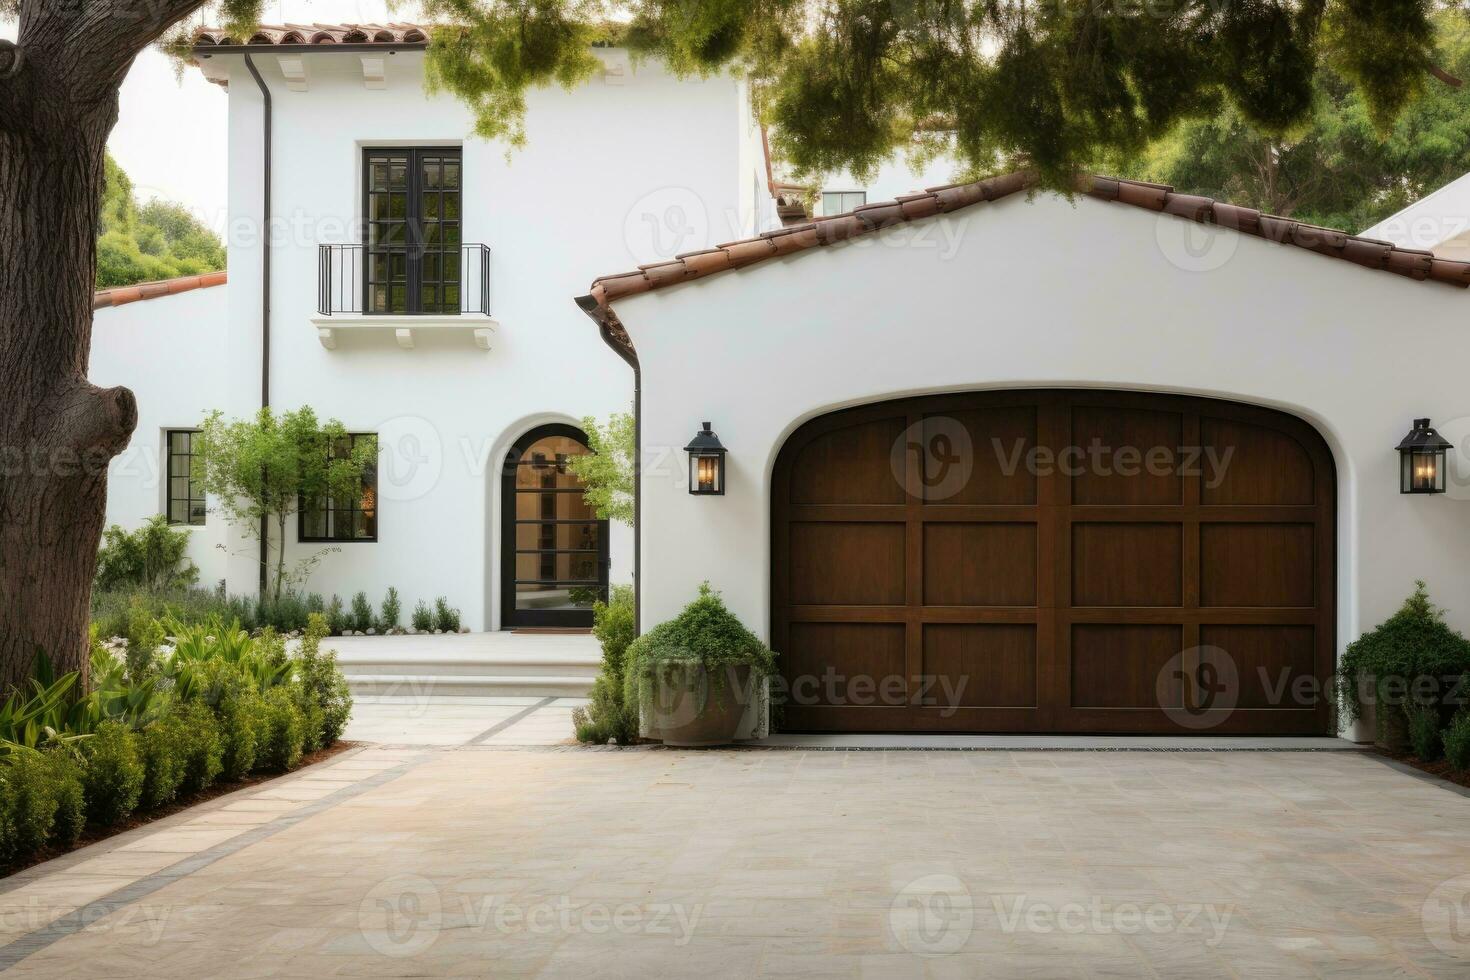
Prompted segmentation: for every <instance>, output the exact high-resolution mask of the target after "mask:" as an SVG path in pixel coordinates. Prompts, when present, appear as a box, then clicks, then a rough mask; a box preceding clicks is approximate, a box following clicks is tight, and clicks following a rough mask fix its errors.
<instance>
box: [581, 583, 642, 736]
mask: <svg viewBox="0 0 1470 980" xmlns="http://www.w3.org/2000/svg"><path fill="white" fill-rule="evenodd" d="M634 620H635V617H634V608H633V589H632V587H631V586H626V585H618V586H614V587H613V588H612V593H611V595H610V596H609V597H608V601H607V602H605V603H604V602H598V603H596V604H595V605H594V606H593V607H592V635H593V636H595V637H597V640H598V642H599V643H601V644H602V670H601V672H600V673H599V675H598V677H597V680H595V681H593V684H592V692H591V696H590V700H589V701H588V704H587V706H586V707H585V708H576V709H575V710H573V712H572V727H573V729H574V730H575V732H576V736H577V741H579V742H590V743H593V744H596V745H605V744H606V743H607V742H609V741H610V740H613V739H616V740H617V742H618V744H619V745H631V744H632V743H633V742H635V741H637V740H638V715H637V713H636V712H630V711H629V710H628V709H627V707H626V702H625V698H624V677H623V665H624V658H625V656H626V654H627V650H628V646H629V645H630V644H631V643H632V642H633V640H634V637H635V636H636V630H635V627H634Z"/></svg>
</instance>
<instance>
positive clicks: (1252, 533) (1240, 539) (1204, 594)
mask: <svg viewBox="0 0 1470 980" xmlns="http://www.w3.org/2000/svg"><path fill="white" fill-rule="evenodd" d="M1313 545H1314V536H1313V531H1312V525H1310V524H1205V525H1203V526H1201V528H1200V549H1199V554H1200V604H1201V605H1203V606H1275V607H1280V606H1310V605H1312V604H1313V599H1314V597H1315V589H1314V587H1313V583H1314V579H1315V577H1316V573H1317V561H1316V556H1315V555H1314V554H1313Z"/></svg>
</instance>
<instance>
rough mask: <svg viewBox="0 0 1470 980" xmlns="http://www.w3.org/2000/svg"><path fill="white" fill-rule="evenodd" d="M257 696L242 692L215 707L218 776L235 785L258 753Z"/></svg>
mask: <svg viewBox="0 0 1470 980" xmlns="http://www.w3.org/2000/svg"><path fill="white" fill-rule="evenodd" d="M261 714H262V711H261V706H260V695H259V694H257V693H255V692H254V691H242V692H240V693H239V694H238V695H236V696H234V697H232V698H229V699H227V700H224V701H221V702H220V703H219V704H218V705H216V706H215V717H216V718H217V719H218V720H219V730H220V749H221V752H220V777H221V778H223V779H227V780H229V781H231V782H235V781H237V780H240V779H244V778H245V777H246V776H247V775H249V774H250V770H251V769H253V768H254V767H255V759H256V756H257V755H258V754H259V752H260V728H261V719H260V716H261Z"/></svg>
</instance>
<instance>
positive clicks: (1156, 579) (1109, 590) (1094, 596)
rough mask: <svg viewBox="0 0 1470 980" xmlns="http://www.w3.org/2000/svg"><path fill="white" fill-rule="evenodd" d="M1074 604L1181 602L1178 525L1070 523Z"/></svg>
mask: <svg viewBox="0 0 1470 980" xmlns="http://www.w3.org/2000/svg"><path fill="white" fill-rule="evenodd" d="M1071 565H1072V604H1073V605H1077V606H1177V605H1179V604H1180V603H1181V602H1183V598H1184V575H1183V567H1184V530H1183V527H1182V526H1181V525H1179V524H1122V523H1108V524H1074V525H1072V556H1071Z"/></svg>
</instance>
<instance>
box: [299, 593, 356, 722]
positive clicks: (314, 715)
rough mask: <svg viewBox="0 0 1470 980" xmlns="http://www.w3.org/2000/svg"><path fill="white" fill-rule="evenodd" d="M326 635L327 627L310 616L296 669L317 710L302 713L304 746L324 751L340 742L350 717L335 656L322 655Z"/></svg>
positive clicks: (347, 696)
mask: <svg viewBox="0 0 1470 980" xmlns="http://www.w3.org/2000/svg"><path fill="white" fill-rule="evenodd" d="M325 635H326V623H325V622H324V621H323V620H322V618H321V617H320V616H313V617H312V621H311V624H310V625H308V626H307V628H306V636H305V637H304V638H303V639H302V641H301V652H300V654H299V656H298V660H297V666H296V669H297V674H298V676H299V677H300V679H301V690H302V692H303V694H304V695H305V698H306V700H307V701H308V702H309V703H310V704H311V705H313V706H314V707H315V709H316V710H315V712H313V711H312V710H311V709H310V708H307V709H304V711H303V714H304V715H305V717H306V719H307V722H308V730H307V742H308V743H309V744H310V745H311V747H312V748H313V749H316V748H326V747H327V746H329V745H332V744H333V743H335V742H336V741H337V740H338V739H339V738H341V737H342V732H343V730H344V729H345V728H346V727H347V720H348V719H349V718H350V717H351V716H352V692H351V691H350V690H349V689H348V687H347V678H346V677H344V676H342V669H341V668H340V667H338V666H337V656H336V654H334V653H333V652H331V651H330V650H329V651H327V652H326V653H323V652H322V651H321V641H322V638H323V637H324V636H325Z"/></svg>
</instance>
